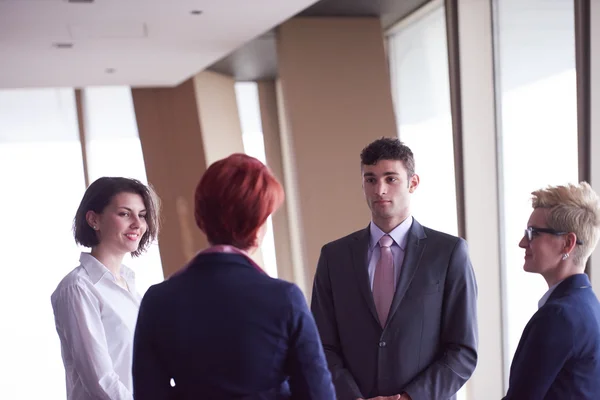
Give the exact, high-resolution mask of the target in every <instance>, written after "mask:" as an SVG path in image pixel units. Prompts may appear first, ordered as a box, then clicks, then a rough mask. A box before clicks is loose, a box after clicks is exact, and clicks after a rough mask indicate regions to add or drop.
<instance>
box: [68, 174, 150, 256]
mask: <svg viewBox="0 0 600 400" xmlns="http://www.w3.org/2000/svg"><path fill="white" fill-rule="evenodd" d="M119 193H133V194H139V195H140V196H142V199H143V200H144V206H145V207H146V223H147V224H148V229H146V232H145V233H144V235H143V236H142V238H141V239H140V244H139V246H138V249H137V250H136V251H134V252H132V253H131V255H132V256H134V257H137V256H139V255H140V254H142V253H143V252H144V251H145V250H146V249H147V248H148V247H149V246H150V244H151V243H152V242H153V241H154V240H156V238H157V236H158V229H159V225H160V224H159V211H160V201H159V199H158V196H156V193H154V190H152V188H151V187H150V186H146V185H144V184H143V183H142V182H140V181H138V180H136V179H129V178H120V177H116V178H115V177H103V178H100V179H98V180H96V181H94V183H92V184H91V185H90V186H89V187H88V188H87V190H86V191H85V194H84V195H83V199H81V203H80V204H79V208H78V209H77V213H76V214H75V219H74V220H73V235H74V236H75V242H77V243H78V244H80V245H82V246H84V247H94V246H97V245H98V244H99V243H100V242H99V241H98V237H97V236H96V232H95V231H94V230H93V229H92V227H91V226H90V225H89V224H88V222H87V220H86V214H87V212H88V211H94V212H95V213H97V214H101V213H102V212H103V211H104V209H105V208H106V206H107V205H108V204H109V203H110V202H111V201H112V199H113V197H115V196H116V195H117V194H119Z"/></svg>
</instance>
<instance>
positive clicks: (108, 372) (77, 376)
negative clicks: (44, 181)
mask: <svg viewBox="0 0 600 400" xmlns="http://www.w3.org/2000/svg"><path fill="white" fill-rule="evenodd" d="M158 211H159V204H158V198H157V197H156V195H155V194H154V192H153V191H152V189H151V188H149V187H147V186H146V185H144V184H142V183H141V182H139V181H137V180H135V179H127V178H100V179H98V180H97V181H95V182H94V183H92V184H91V185H90V187H89V188H88V189H87V190H86V192H85V194H84V196H83V199H82V200H81V204H80V205H79V209H78V210H77V214H76V215H75V220H74V223H73V233H74V236H75V241H76V242H77V243H79V244H81V245H82V246H85V247H89V248H91V252H90V253H81V258H80V259H79V260H80V263H81V264H80V265H79V266H78V267H77V268H75V269H74V270H73V271H71V272H70V273H69V274H67V276H65V277H64V278H63V280H62V281H61V282H60V283H59V284H58V287H57V288H56V290H55V291H54V293H53V294H52V298H51V300H52V308H53V309H54V318H55V322H56V330H57V331H58V336H59V337H60V342H61V351H62V358H63V363H64V365H65V370H66V380H67V399H68V400H91V399H94V400H95V399H105V400H125V399H128V400H129V399H133V395H132V392H133V390H132V378H131V361H132V360H131V358H132V346H133V334H134V331H135V323H136V320H137V315H138V309H139V305H140V300H141V298H140V296H139V294H138V293H137V292H136V289H135V280H134V273H133V271H131V270H130V269H129V268H127V267H126V266H124V265H122V264H121V263H122V261H123V257H124V256H125V254H127V253H131V255H132V256H139V255H140V254H141V253H142V252H143V251H144V250H146V248H147V247H148V246H149V245H150V244H151V243H152V241H153V240H155V239H156V237H157V234H158Z"/></svg>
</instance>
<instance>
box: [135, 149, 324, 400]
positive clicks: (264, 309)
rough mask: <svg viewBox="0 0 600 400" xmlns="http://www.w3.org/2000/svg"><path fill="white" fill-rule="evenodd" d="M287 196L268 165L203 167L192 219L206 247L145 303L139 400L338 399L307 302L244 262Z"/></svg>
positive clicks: (238, 162)
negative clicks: (205, 238)
mask: <svg viewBox="0 0 600 400" xmlns="http://www.w3.org/2000/svg"><path fill="white" fill-rule="evenodd" d="M283 196H284V194H283V189H282V188H281V185H280V184H279V183H278V182H277V180H276V179H275V178H274V177H273V175H272V174H271V173H270V171H269V170H268V169H267V167H265V166H264V165H263V164H262V163H261V162H260V161H258V160H257V159H255V158H252V157H249V156H247V155H244V154H233V155H231V156H229V157H227V158H225V159H223V160H220V161H217V162H216V163H214V164H212V165H211V166H210V167H209V168H208V170H207V171H206V173H205V174H204V176H203V177H202V179H201V180H200V183H199V184H198V187H197V188H196V196H195V217H196V223H197V224H198V226H199V228H200V229H201V230H202V231H203V232H204V233H205V234H206V236H207V238H208V241H209V243H210V244H211V247H210V248H208V249H207V250H204V251H202V252H200V253H199V254H198V255H197V256H196V257H195V258H194V259H193V260H192V261H191V262H190V263H189V264H188V265H187V266H186V267H185V268H184V269H183V271H181V272H179V273H178V274H176V275H175V276H173V277H171V278H170V279H169V280H167V281H165V282H163V283H161V284H158V285H155V286H153V287H151V288H150V289H149V290H148V291H147V292H146V295H145V296H144V299H143V300H142V304H141V307H140V313H139V317H138V322H137V328H136V333H135V340H134V357H133V358H134V359H133V378H134V396H135V398H136V400H140V399H141V400H144V399H152V400H154V399H168V398H179V399H247V400H250V399H264V400H267V399H273V400H275V399H302V400H311V399H324V400H325V399H327V400H333V399H335V393H334V389H333V385H332V382H331V375H330V373H329V371H328V369H327V362H326V360H325V357H324V354H323V350H322V345H321V342H320V339H319V336H318V333H317V329H316V326H315V323H314V320H313V318H312V315H311V314H310V311H309V309H308V307H307V304H306V301H305V299H304V296H303V295H302V293H301V292H300V290H299V289H298V287H296V286H295V285H294V284H292V283H288V282H285V281H282V280H278V279H273V278H270V277H269V276H267V275H266V274H265V273H264V272H263V271H262V269H261V268H260V267H259V266H258V265H256V264H255V263H254V262H253V261H252V260H251V259H250V257H249V254H251V253H253V252H254V251H255V250H256V249H257V248H258V247H259V246H260V244H261V242H262V240H263V237H264V234H265V223H266V221H267V218H268V217H269V215H271V214H272V213H273V212H274V211H275V210H276V209H277V208H278V207H279V206H280V205H281V202H282V201H283Z"/></svg>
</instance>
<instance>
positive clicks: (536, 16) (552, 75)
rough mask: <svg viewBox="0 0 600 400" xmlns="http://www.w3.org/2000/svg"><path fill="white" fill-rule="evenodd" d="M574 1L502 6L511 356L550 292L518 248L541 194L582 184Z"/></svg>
mask: <svg viewBox="0 0 600 400" xmlns="http://www.w3.org/2000/svg"><path fill="white" fill-rule="evenodd" d="M573 7H574V5H573V1H568V0H561V1H551V2H549V1H543V0H501V1H497V2H496V15H495V19H496V24H497V43H496V47H497V49H498V54H497V56H498V59H497V61H496V66H497V79H498V88H497V90H498V93H497V94H498V96H499V109H500V115H499V117H500V118H499V122H500V129H499V145H500V149H499V151H500V154H501V159H502V164H501V165H502V167H501V170H500V173H501V181H500V184H501V188H502V190H501V191H500V193H501V203H502V205H503V216H502V219H501V222H502V223H503V225H504V232H503V240H504V243H503V248H504V249H503V255H504V264H505V266H504V270H505V276H504V277H505V279H504V281H505V284H504V287H505V293H504V295H503V301H504V307H505V315H506V321H505V327H504V328H505V330H506V338H505V339H506V343H507V346H506V351H507V352H508V354H507V358H508V361H509V362H510V361H511V360H512V357H513V355H514V352H515V350H516V347H517V345H518V341H519V339H520V337H521V334H522V332H523V328H524V327H525V324H526V323H527V321H528V320H529V319H530V318H531V316H532V315H533V313H534V312H535V311H536V310H537V303H538V300H539V299H540V298H541V297H542V296H543V294H544V292H545V291H546V290H547V289H548V287H547V285H546V283H545V281H544V279H543V278H542V277H541V276H539V275H537V274H536V275H533V274H528V273H526V272H524V271H523V269H522V267H523V261H524V260H523V257H524V250H523V249H520V248H519V247H518V243H519V241H520V240H521V238H522V237H523V230H524V229H525V228H526V227H527V220H528V219H529V215H530V214H531V211H532V209H531V201H530V200H531V195H530V193H531V192H532V191H533V190H536V189H539V188H542V187H545V186H547V185H556V184H564V183H567V182H577V179H578V164H577V163H578V156H577V99H576V77H575V33H574V10H573Z"/></svg>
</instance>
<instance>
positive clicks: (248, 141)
mask: <svg viewBox="0 0 600 400" xmlns="http://www.w3.org/2000/svg"><path fill="white" fill-rule="evenodd" d="M235 94H236V98H237V105H238V112H239V115H240V122H241V124H242V141H243V143H244V151H245V152H246V154H248V155H249V156H252V157H254V158H257V159H258V160H260V161H261V162H262V163H264V164H265V165H266V164H267V157H266V155H265V144H264V139H263V133H262V124H261V117H260V105H259V101H258V86H257V84H256V82H237V83H236V84H235ZM261 252H262V257H263V262H264V265H263V267H264V269H265V272H266V273H267V274H269V275H270V276H272V277H275V278H276V277H277V260H276V258H275V238H274V237H273V221H272V218H271V217H269V218H268V220H267V233H266V234H265V238H264V240H263V243H262V246H261Z"/></svg>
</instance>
